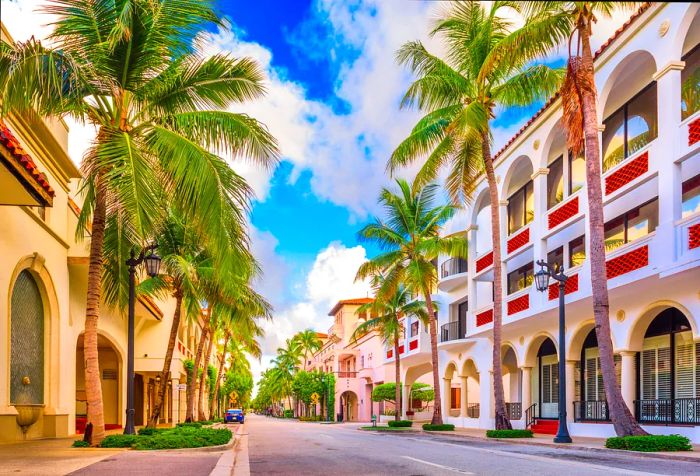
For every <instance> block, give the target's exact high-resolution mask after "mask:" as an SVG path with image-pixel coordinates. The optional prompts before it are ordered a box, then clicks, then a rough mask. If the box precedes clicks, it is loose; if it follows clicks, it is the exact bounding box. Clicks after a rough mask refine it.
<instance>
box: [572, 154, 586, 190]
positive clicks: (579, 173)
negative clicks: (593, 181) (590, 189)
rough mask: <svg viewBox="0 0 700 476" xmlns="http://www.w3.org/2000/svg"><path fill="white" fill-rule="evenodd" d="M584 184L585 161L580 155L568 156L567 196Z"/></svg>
mask: <svg viewBox="0 0 700 476" xmlns="http://www.w3.org/2000/svg"><path fill="white" fill-rule="evenodd" d="M585 184H586V159H585V157H584V156H583V155H582V154H580V155H577V156H576V157H574V156H573V155H572V154H569V195H571V194H573V193H576V192H578V191H579V190H580V189H582V188H583V186H584V185H585Z"/></svg>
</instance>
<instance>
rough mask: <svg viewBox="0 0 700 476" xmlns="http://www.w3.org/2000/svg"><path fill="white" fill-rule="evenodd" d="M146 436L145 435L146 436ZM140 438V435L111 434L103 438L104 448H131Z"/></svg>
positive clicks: (102, 444) (101, 444) (101, 445)
mask: <svg viewBox="0 0 700 476" xmlns="http://www.w3.org/2000/svg"><path fill="white" fill-rule="evenodd" d="M144 438H145V437H144ZM138 439H139V436H138V435H109V436H107V437H105V439H104V440H102V443H100V447H102V448H131V447H132V446H133V445H134V444H136V441H137V440H138Z"/></svg>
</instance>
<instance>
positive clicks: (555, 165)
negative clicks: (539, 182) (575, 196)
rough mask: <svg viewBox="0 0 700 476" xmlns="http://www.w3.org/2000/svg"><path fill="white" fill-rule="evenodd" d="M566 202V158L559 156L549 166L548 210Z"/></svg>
mask: <svg viewBox="0 0 700 476" xmlns="http://www.w3.org/2000/svg"><path fill="white" fill-rule="evenodd" d="M562 200H564V157H563V156H559V157H558V158H557V159H556V160H555V161H554V162H552V163H551V164H549V173H548V174H547V208H552V207H553V206H554V205H556V204H557V203H560V202H561V201H562Z"/></svg>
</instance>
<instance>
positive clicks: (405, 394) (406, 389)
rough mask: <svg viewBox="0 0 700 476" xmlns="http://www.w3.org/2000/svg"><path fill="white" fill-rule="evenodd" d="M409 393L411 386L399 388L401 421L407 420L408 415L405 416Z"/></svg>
mask: <svg viewBox="0 0 700 476" xmlns="http://www.w3.org/2000/svg"><path fill="white" fill-rule="evenodd" d="M410 393H411V386H410V385H402V386H401V419H402V420H408V415H406V412H407V411H408V407H409V404H410V402H409V401H408V400H409V398H408V397H409V395H410Z"/></svg>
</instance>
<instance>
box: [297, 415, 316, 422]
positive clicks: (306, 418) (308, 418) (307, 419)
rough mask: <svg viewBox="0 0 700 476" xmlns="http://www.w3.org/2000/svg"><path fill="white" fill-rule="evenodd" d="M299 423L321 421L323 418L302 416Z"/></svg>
mask: <svg viewBox="0 0 700 476" xmlns="http://www.w3.org/2000/svg"><path fill="white" fill-rule="evenodd" d="M299 421H321V417H320V416H319V415H316V416H300V417H299Z"/></svg>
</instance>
